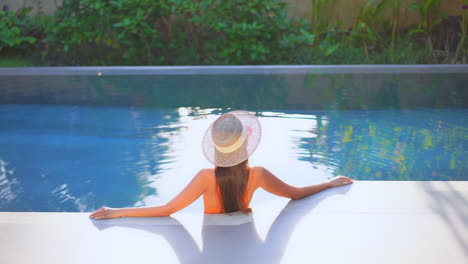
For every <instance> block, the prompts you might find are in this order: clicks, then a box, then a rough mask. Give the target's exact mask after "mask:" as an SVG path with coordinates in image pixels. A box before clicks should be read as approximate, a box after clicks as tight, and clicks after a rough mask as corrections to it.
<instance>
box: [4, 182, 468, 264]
mask: <svg viewBox="0 0 468 264" xmlns="http://www.w3.org/2000/svg"><path fill="white" fill-rule="evenodd" d="M288 202H289V200H287V199H283V198H276V199H273V200H271V201H270V202H268V203H266V204H265V203H264V204H253V205H252V206H253V208H254V210H255V211H254V213H253V214H251V215H249V216H245V215H242V214H233V215H206V216H205V215H203V214H202V213H201V212H200V213H193V212H184V211H181V212H179V213H177V214H175V215H174V216H173V217H164V218H121V219H112V220H104V221H97V220H91V219H89V218H88V216H89V213H26V212H25V213H23V212H21V213H10V212H2V213H0V245H1V247H0V263H2V264H9V263H15V264H23V263H35V264H39V263H47V264H50V263H321V264H323V263H359V264H362V263H372V264H374V263H392V264H393V263H411V264H414V263H424V264H429V263H450V264H457V263H460V264H466V263H468V181H461V182H460V181H459V182H434V181H432V182H402V181H357V182H355V183H354V184H353V185H351V186H345V187H340V188H335V189H329V190H326V191H324V192H321V193H319V194H316V195H314V196H311V197H308V198H305V199H302V200H298V201H291V202H289V203H288Z"/></svg>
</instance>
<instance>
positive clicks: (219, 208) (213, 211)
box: [203, 168, 254, 214]
mask: <svg viewBox="0 0 468 264" xmlns="http://www.w3.org/2000/svg"><path fill="white" fill-rule="evenodd" d="M253 176H254V170H253V169H252V168H250V175H249V181H248V182H247V188H246V190H245V197H244V202H245V204H246V205H249V203H250V198H252V195H251V191H252V190H251V185H252V181H253V180H252V178H253ZM216 190H217V193H218V206H217V207H214V206H211V205H210V204H209V203H208V201H207V199H206V196H205V195H204V196H203V203H204V206H205V214H222V213H224V212H223V208H222V206H221V204H222V200H221V193H220V191H219V188H218V187H216ZM249 209H250V208H249Z"/></svg>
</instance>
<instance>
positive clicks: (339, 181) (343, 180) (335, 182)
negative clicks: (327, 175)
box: [328, 175, 353, 187]
mask: <svg viewBox="0 0 468 264" xmlns="http://www.w3.org/2000/svg"><path fill="white" fill-rule="evenodd" d="M351 183H353V179H350V178H348V177H345V176H341V175H340V176H336V177H334V178H332V179H330V180H329V181H328V186H329V187H339V186H344V185H348V184H351Z"/></svg>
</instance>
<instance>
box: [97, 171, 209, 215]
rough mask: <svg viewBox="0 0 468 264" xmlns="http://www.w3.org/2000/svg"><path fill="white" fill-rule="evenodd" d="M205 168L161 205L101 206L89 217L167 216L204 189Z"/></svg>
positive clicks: (178, 209) (181, 207)
mask: <svg viewBox="0 0 468 264" xmlns="http://www.w3.org/2000/svg"><path fill="white" fill-rule="evenodd" d="M206 177H207V172H206V170H201V171H200V172H199V173H198V174H197V175H196V176H195V177H194V178H193V180H192V181H191V182H190V183H189V184H188V185H187V187H185V189H184V190H183V191H182V192H181V193H179V194H178V195H177V196H176V197H175V198H174V199H172V201H170V202H168V203H167V204H165V205H162V206H153V207H142V208H109V207H102V208H100V209H98V210H96V211H95V212H94V213H92V214H91V215H90V217H91V218H93V219H97V220H101V219H108V218H117V217H125V216H128V217H152V216H169V215H171V214H173V213H175V212H177V211H180V210H182V209H184V208H185V207H187V206H188V205H189V204H191V203H192V202H193V201H195V200H196V199H198V197H200V196H201V195H202V194H203V193H204V192H205V190H206V185H207V184H206V183H207V180H206Z"/></svg>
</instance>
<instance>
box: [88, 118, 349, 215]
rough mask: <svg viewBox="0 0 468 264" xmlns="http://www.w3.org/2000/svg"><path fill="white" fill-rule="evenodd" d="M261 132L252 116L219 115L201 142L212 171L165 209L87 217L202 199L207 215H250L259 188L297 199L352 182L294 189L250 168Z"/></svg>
mask: <svg viewBox="0 0 468 264" xmlns="http://www.w3.org/2000/svg"><path fill="white" fill-rule="evenodd" d="M261 134H262V132H261V127H260V123H259V121H258V119H257V118H256V117H255V116H254V115H253V114H250V113H249V112H246V111H232V112H229V113H226V114H223V115H222V116H221V117H219V118H218V119H217V120H216V121H215V122H214V123H213V124H212V125H211V126H210V127H209V128H208V129H207V131H206V133H205V136H204V138H203V152H204V154H205V156H206V158H207V159H208V160H209V161H210V162H211V163H213V164H214V165H215V168H214V169H203V170H201V171H200V172H198V173H197V175H195V177H194V178H193V180H192V181H191V182H190V183H189V184H188V185H187V187H185V189H184V190H183V191H182V192H181V193H180V194H179V195H177V196H176V197H175V198H174V199H173V200H172V201H170V202H169V203H167V204H165V205H162V206H154V207H146V208H108V207H102V208H100V209H98V210H97V211H95V212H94V213H92V214H91V216H90V217H91V218H94V219H98V220H100V219H108V218H116V217H125V216H131V217H150V216H169V215H171V214H173V213H175V212H177V211H180V210H182V209H183V208H185V207H186V206H188V205H189V204H191V203H192V202H193V201H195V200H196V199H198V198H199V197H200V196H201V195H203V201H204V205H205V213H207V214H218V213H230V212H236V211H241V212H244V213H248V212H250V211H251V209H250V208H249V204H250V200H251V199H252V195H253V193H254V192H255V190H256V189H257V188H263V189H265V190H266V191H268V192H270V193H273V194H276V195H279V196H283V197H287V198H291V199H300V198H303V197H306V196H309V195H312V194H314V193H317V192H320V191H322V190H325V189H328V188H332V187H338V186H343V185H348V184H351V183H352V182H353V180H352V179H350V178H348V177H344V176H337V177H335V178H333V179H331V180H329V181H326V182H323V183H320V184H314V185H309V186H305V187H294V186H291V185H288V184H286V183H284V182H283V181H281V180H280V179H279V178H278V177H276V176H275V175H273V174H272V173H271V172H269V171H268V170H267V169H265V168H263V167H250V166H249V164H248V157H249V156H250V155H251V154H252V153H253V152H254V151H255V149H256V148H257V146H258V143H259V142H260V137H261Z"/></svg>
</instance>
